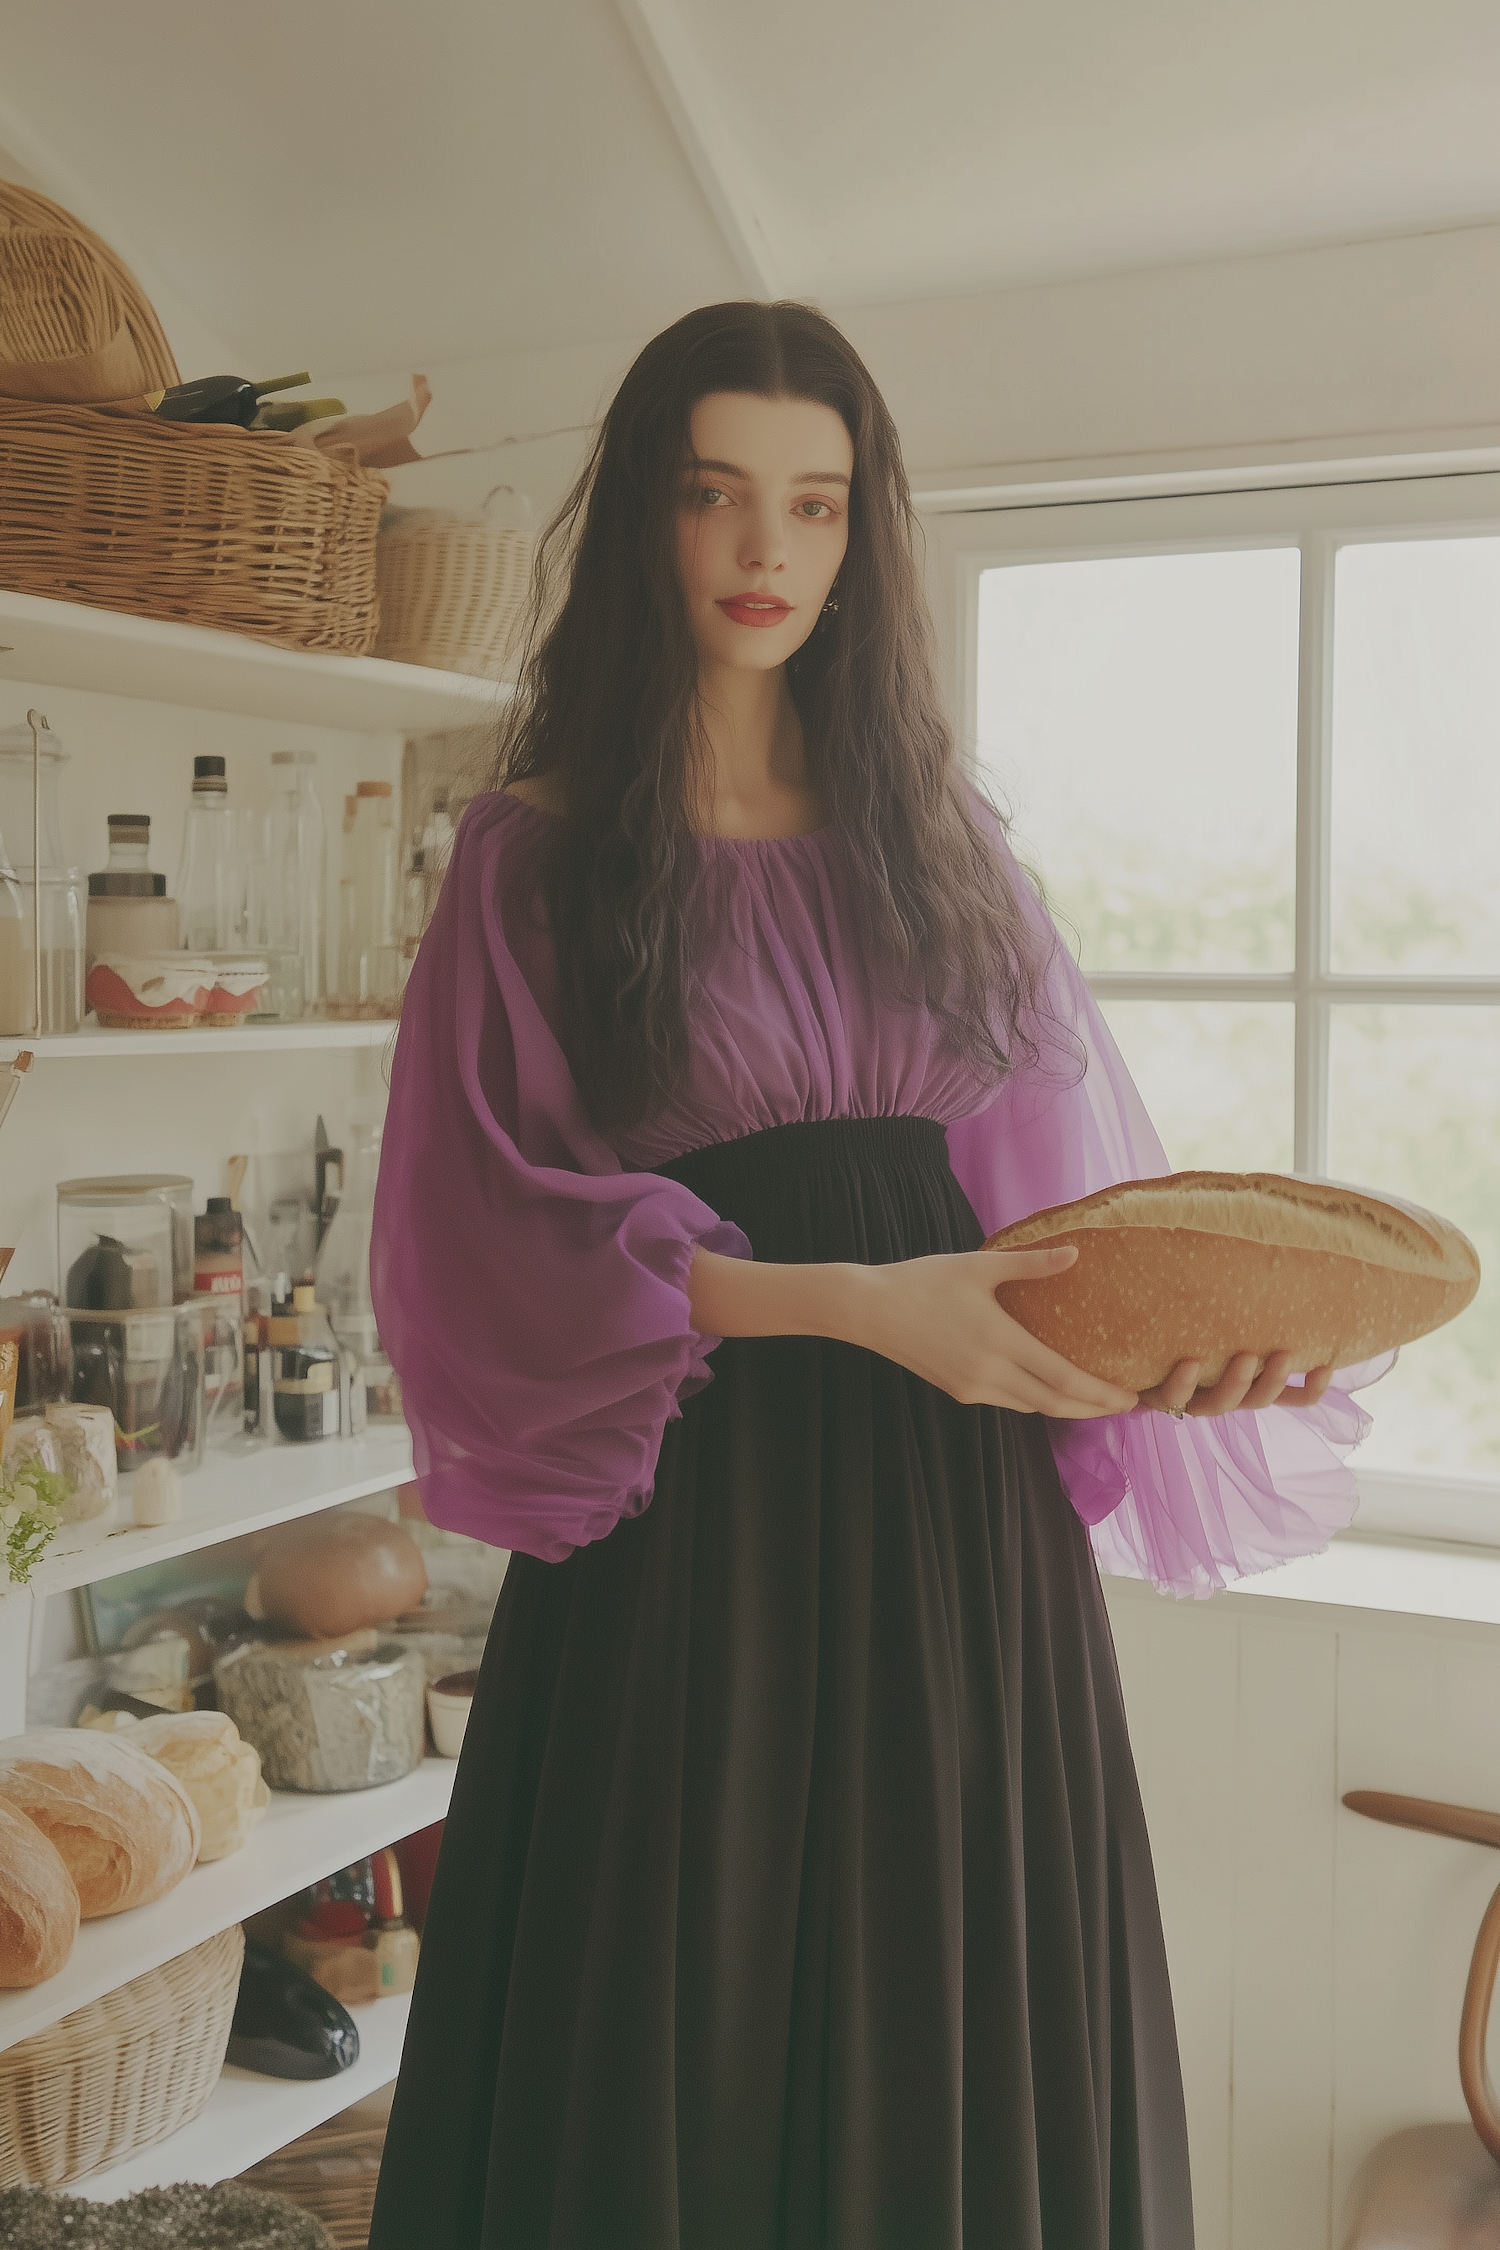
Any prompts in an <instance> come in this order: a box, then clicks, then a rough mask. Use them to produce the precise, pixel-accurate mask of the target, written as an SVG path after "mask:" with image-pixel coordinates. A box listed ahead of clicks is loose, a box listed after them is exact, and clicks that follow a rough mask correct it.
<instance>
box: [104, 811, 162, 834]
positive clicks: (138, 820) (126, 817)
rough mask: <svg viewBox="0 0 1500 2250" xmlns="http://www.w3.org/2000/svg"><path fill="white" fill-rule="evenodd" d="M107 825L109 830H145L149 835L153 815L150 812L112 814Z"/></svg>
mask: <svg viewBox="0 0 1500 2250" xmlns="http://www.w3.org/2000/svg"><path fill="white" fill-rule="evenodd" d="M105 825H106V826H107V827H109V828H143V829H145V830H146V831H147V833H148V834H149V833H150V829H151V815H150V814H149V813H148V812H112V813H111V814H110V815H109V817H108V820H107V821H106V823H105Z"/></svg>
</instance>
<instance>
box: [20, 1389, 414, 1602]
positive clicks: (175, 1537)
mask: <svg viewBox="0 0 1500 2250" xmlns="http://www.w3.org/2000/svg"><path fill="white" fill-rule="evenodd" d="M411 1473H412V1472H411V1437H410V1434H409V1433H408V1431H407V1429H406V1427H405V1425H404V1424H401V1423H396V1424H393V1425H390V1426H383V1427H381V1428H379V1429H374V1428H372V1429H370V1430H367V1431H366V1433H365V1435H364V1436H363V1437H357V1438H324V1439H323V1440H322V1441H321V1442H320V1443H319V1444H317V1445H260V1446H254V1447H247V1448H246V1450H245V1451H244V1452H243V1453H239V1454H236V1453H230V1452H224V1453H216V1452H215V1451H214V1450H213V1449H212V1448H210V1450H209V1451H208V1452H207V1453H206V1454H205V1456H204V1460H203V1466H202V1467H201V1468H200V1469H195V1470H193V1471H192V1472H191V1473H190V1474H188V1475H187V1476H185V1477H184V1478H183V1479H182V1514H181V1515H180V1516H179V1517H178V1518H177V1520H176V1521H175V1522H174V1523H162V1524H152V1525H150V1526H149V1527H143V1526H137V1525H134V1524H127V1525H126V1526H124V1527H123V1528H122V1529H120V1530H119V1531H114V1532H111V1533H110V1534H109V1535H108V1537H107V1538H103V1539H97V1538H96V1539H93V1540H86V1539H84V1538H83V1537H82V1532H83V1531H84V1530H85V1529H86V1527H85V1526H78V1527H74V1526H72V1525H66V1524H65V1525H64V1526H63V1528H62V1530H61V1531H60V1532H59V1533H58V1535H57V1537H56V1539H55V1540H54V1542H53V1544H52V1546H51V1548H50V1549H49V1550H48V1553H47V1557H46V1560H45V1561H44V1562H41V1563H39V1564H38V1565H37V1567H36V1569H35V1570H34V1571H33V1573H32V1576H31V1584H30V1591H31V1592H32V1593H33V1594H34V1595H37V1596H41V1595H43V1594H58V1593H62V1592H63V1591H65V1589H66V1588H68V1587H70V1586H88V1585H91V1584H92V1583H93V1581H94V1580H95V1579H96V1578H114V1577H116V1576H117V1575H118V1574H119V1572H121V1571H123V1570H139V1569H140V1568H141V1566H142V1564H143V1563H152V1562H165V1561H166V1559H167V1557H168V1556H169V1555H187V1554H191V1553H192V1552H193V1551H194V1549H195V1548H198V1547H211V1546H213V1545H214V1544H215V1542H216V1541H218V1540H220V1539H234V1538H237V1537H238V1536H239V1535H240V1533H241V1532H245V1531H260V1530H265V1529H268V1528H269V1527H270V1526H271V1525H272V1524H276V1523H287V1522H289V1521H290V1520H291V1518H292V1517H293V1516H308V1515H312V1514H313V1513H315V1511H316V1510H317V1509H319V1508H335V1507H337V1506H338V1505H339V1503H340V1501H343V1500H362V1499H364V1497H365V1496H366V1494H367V1493H371V1492H385V1491H388V1490H389V1488H390V1487H391V1486H392V1485H395V1484H404V1483H405V1482H406V1480H407V1478H408V1477H409V1476H410V1475H411ZM122 1506H124V1507H127V1508H128V1506H129V1493H128V1489H127V1491H126V1492H125V1495H124V1498H123V1500H122ZM9 1598H11V1597H9V1596H5V1597H0V1611H3V1609H4V1606H5V1600H7V1599H9Z"/></svg>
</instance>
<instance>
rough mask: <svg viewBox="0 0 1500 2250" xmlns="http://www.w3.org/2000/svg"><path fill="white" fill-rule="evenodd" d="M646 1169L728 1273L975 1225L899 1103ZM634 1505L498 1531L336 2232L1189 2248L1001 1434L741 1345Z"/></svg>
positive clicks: (1117, 1777)
mask: <svg viewBox="0 0 1500 2250" xmlns="http://www.w3.org/2000/svg"><path fill="white" fill-rule="evenodd" d="M662 1169H663V1170H664V1171H665V1172H667V1173H668V1174H670V1176H672V1177H673V1178H676V1179H678V1180H681V1181H683V1182H684V1183H685V1184H686V1185H687V1186H688V1187H690V1188H691V1189H692V1190H693V1192H694V1193H695V1194H696V1195H698V1196H700V1197H701V1198H702V1200H703V1201H704V1202H705V1203H707V1204H708V1205H710V1207H711V1208H712V1209H714V1210H715V1211H717V1212H719V1213H720V1214H722V1215H723V1216H724V1217H726V1218H732V1219H734V1220H736V1221H737V1222H738V1223H739V1225H740V1226H741V1227H743V1229H744V1230H745V1232H746V1234H747V1235H748V1236H749V1238H750V1241H751V1242H752V1244H753V1245H754V1247H755V1251H756V1254H757V1256H758V1257H761V1258H764V1259H769V1260H785V1261H799V1260H812V1259H850V1260H859V1261H863V1262H865V1263H870V1264H883V1263H886V1262H888V1261H890V1260H894V1259H899V1258H910V1257H917V1256H921V1255H923V1254H925V1253H929V1252H936V1251H953V1250H967V1249H972V1248H974V1247H976V1246H977V1244H978V1242H979V1239H980V1230H979V1226H978V1222H977V1221H976V1219H975V1217H974V1213H973V1211H972V1209H971V1208H970V1206H969V1204H968V1202H967V1200H966V1198H965V1196H964V1194H963V1192H962V1190H961V1189H960V1188H959V1186H958V1184H957V1182H956V1180H955V1179H954V1177H953V1174H952V1171H951V1170H950V1168H949V1165H948V1158H947V1147H946V1142H945V1138H944V1135H943V1131H942V1128H941V1127H940V1126H938V1125H936V1124H934V1123H932V1122H930V1121H929V1120H927V1119H924V1118H877V1119H873V1120H843V1121H838V1122H834V1123H830V1124H811V1125H788V1126H782V1127H778V1128H776V1129H775V1130H773V1131H770V1132H762V1133H756V1134H754V1135H752V1136H750V1137H749V1138H748V1139H745V1140H740V1141H734V1142H729V1143H726V1144H724V1145H723V1146H720V1147H716V1148H708V1149H703V1150H700V1151H698V1152H696V1153H695V1154H693V1155H691V1156H688V1157H684V1158H682V1159H681V1160H680V1161H678V1162H677V1163H674V1164H671V1165H667V1166H663V1167H662ZM712 1365H713V1370H714V1380H713V1382H712V1383H711V1384H709V1385H708V1387H707V1388H706V1389H705V1390H703V1391H701V1392H699V1393H697V1394H696V1395H695V1396H694V1397H692V1398H690V1399H689V1400H688V1401H687V1403H686V1406H685V1408H684V1412H683V1416H682V1419H681V1421H679V1422H675V1423H673V1424H672V1425H671V1426H670V1427H669V1428H668V1430H667V1433H666V1437H665V1439H664V1441H663V1444H662V1449H661V1457H660V1463H659V1466H658V1470H657V1477H656V1490H655V1497H654V1499H653V1500H652V1502H651V1505H650V1506H649V1507H648V1508H647V1509H646V1511H645V1513H644V1514H643V1515H641V1516H639V1517H637V1518H635V1519H634V1520H632V1521H630V1522H628V1523H622V1524H621V1525H620V1526H619V1527H618V1528H617V1529H616V1530H615V1531H614V1532H612V1533H611V1534H610V1536H609V1537H608V1538H607V1539H603V1540H600V1541H599V1542H598V1543H597V1545H594V1546H590V1547H584V1548H581V1549H580V1550H579V1551H578V1552H577V1553H575V1554H573V1555H571V1556H570V1557H569V1558H568V1560H567V1561H566V1562H563V1563H556V1564H545V1563H539V1562H536V1561H534V1560H532V1559H531V1558H530V1557H527V1556H522V1555H518V1556H517V1557H516V1558H515V1560H514V1561H513V1562H512V1564H511V1567H510V1570H509V1573H508V1575H507V1577H506V1581H505V1586H504V1591H503V1594H502V1597H501V1603H500V1608H499V1610H498V1612H497V1614H496V1618H495V1624H494V1628H493V1630H492V1632H491V1634H490V1640H489V1646H488V1648H487V1650H486V1652H485V1658H484V1664H483V1667H482V1670H481V1673H480V1678H479V1687H478V1692H477V1694H476V1696H475V1699H474V1709H473V1714H472V1716H471V1718H470V1721H469V1728H468V1734H467V1737H466V1740H465V1743H464V1751H463V1757H462V1759H461V1761H460V1764H459V1770H458V1775H457V1780H456V1784H455V1788H454V1794H453V1807H452V1812H451V1814H450V1817H449V1820H448V1825H447V1830H446V1833H445V1835H444V1839H443V1849H442V1855H441V1859H440V1862H439V1866H438V1871H437V1880H436V1884H435V1887H434V1891H433V1897H432V1904H431V1910H430V1917H429V1920H428V1923H427V1929H426V1935H425V1939H424V1943H423V1949H422V1960H421V1969H420V1973H419V1976H418V1980H417V1988H416V1994H415V1998H414V2003H413V2010H412V2018H411V2028H410V2032H409V2034H408V2038H407V2044H406V2053H405V2057H404V2060H403V2063H402V2070H401V2078H400V2083H399V2086H398V2088H397V2093H396V2099H395V2106H394V2109H393V2111H392V2115H391V2123H390V2131H389V2135H388V2138H387V2142H386V2153H385V2162H384V2166H383V2169H382V2172H381V2178H380V2190H379V2195H378V2199H377V2202H376V2207H375V2221H374V2227H373V2230H372V2232H371V2235H370V2244H371V2250H418V2246H419V2245H420V2246H421V2250H471V2246H473V2250H478V2246H481V2245H482V2246H483V2250H980V2246H981V2245H983V2246H984V2250H1190V2245H1191V2242H1192V2213H1191V2202H1190V2197H1189V2190H1188V2161H1187V2136H1186V2128H1185V2124H1184V2117H1183V2104H1182V2090H1181V2082H1180V2077H1179V2070H1178V2061H1177V2049H1176V2039H1175V2034H1174V2028H1173V2021H1172V2003H1171V1995H1170V1992H1169V1989H1168V1983H1167V1966H1166V1958H1165V1955H1164V1952H1163V1948H1162V1938H1161V1928H1160V1922H1159V1918H1158V1913H1157V1904H1156V1893H1155V1885H1154V1882H1153V1877H1152V1869H1151V1854H1150V1847H1149V1845H1148V1843H1147V1838H1146V1829H1145V1823H1144V1820H1143V1817H1142V1813H1141V1804H1140V1797H1139V1793H1138V1790H1137V1786H1136V1779H1135V1772H1134V1768H1133V1765H1132V1762H1131V1755H1130V1745H1129V1742H1128V1740H1127V1737H1126V1730H1125V1717H1124V1712H1123V1709H1122V1705H1121V1699H1120V1684H1119V1678H1118V1674H1117V1671H1116V1666H1115V1657H1114V1650H1113V1645H1112V1643H1111V1639H1110V1631H1109V1624H1108V1620H1107V1618H1106V1615H1105V1609H1104V1603H1103V1599H1102V1597H1101V1594H1100V1588H1099V1579H1098V1575H1097V1572H1096V1570H1095V1566H1094V1562H1093V1557H1092V1554H1091V1551H1090V1548H1089V1544H1088V1539H1087V1536H1086V1534H1085V1532H1084V1530H1083V1528H1082V1526H1081V1525H1080V1524H1079V1522H1078V1520H1077V1518H1076V1516H1075V1515H1074V1514H1073V1511H1072V1509H1071V1508H1070V1507H1069V1505H1068V1502H1067V1499H1066V1497H1065V1495H1064V1494H1063V1491H1062V1489H1061V1487H1060V1485H1059V1482H1058V1478H1057V1474H1056V1471H1055V1469H1054V1467H1053V1463H1052V1457H1051V1453H1050V1450H1049V1448H1048V1444H1047V1437H1046V1431H1045V1429H1044V1427H1043V1424H1042V1422H1041V1421H1040V1420H1039V1419H1038V1418H1037V1417H1035V1416H1025V1415H1015V1414H1009V1413H1004V1412H1000V1411H997V1410H995V1409H991V1408H981V1407H963V1406H960V1405H958V1404H957V1403H956V1402H955V1401H954V1400H952V1399H950V1398H949V1397H948V1396H947V1395H946V1394H945V1393H943V1392H941V1391H939V1390H936V1389H934V1388H933V1387H932V1386H931V1385H930V1384H928V1383H925V1382H922V1381H921V1380H920V1379H918V1378H917V1377H916V1376H913V1375H909V1374H907V1373H906V1372H905V1371H904V1370H903V1369H901V1368H898V1367H896V1366H895V1365H893V1364H892V1363H891V1362H890V1361H887V1360H883V1359H880V1358H878V1357H877V1356H875V1355H874V1354H872V1353H869V1352H865V1351H862V1350H860V1349H858V1348H856V1347H854V1346H852V1345H847V1344H838V1343H824V1342H820V1341H817V1340H814V1339H807V1338H791V1337H776V1338H768V1339H754V1340H749V1339H737V1340H733V1341H730V1342H726V1343H724V1344H721V1345H720V1346H719V1348H718V1350H717V1351H716V1352H715V1353H714V1355H713V1361H712Z"/></svg>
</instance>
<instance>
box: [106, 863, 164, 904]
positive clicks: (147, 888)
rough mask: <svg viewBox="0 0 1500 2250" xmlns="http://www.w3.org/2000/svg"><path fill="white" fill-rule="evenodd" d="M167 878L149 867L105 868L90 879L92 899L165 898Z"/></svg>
mask: <svg viewBox="0 0 1500 2250" xmlns="http://www.w3.org/2000/svg"><path fill="white" fill-rule="evenodd" d="M166 895H167V878H166V876H165V875H153V874H152V872H151V870H150V868H149V867H104V868H101V869H100V871H99V873H98V874H97V875H91V876H90V877H89V897H90V898H165V897H166Z"/></svg>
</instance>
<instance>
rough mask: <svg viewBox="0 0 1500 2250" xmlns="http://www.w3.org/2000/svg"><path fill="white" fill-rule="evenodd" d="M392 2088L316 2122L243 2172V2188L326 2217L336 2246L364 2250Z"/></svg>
mask: <svg viewBox="0 0 1500 2250" xmlns="http://www.w3.org/2000/svg"><path fill="white" fill-rule="evenodd" d="M394 2092H395V2088H394V2086H386V2087H384V2088H382V2090H381V2092H379V2093H378V2094H370V2095H368V2096H367V2097H366V2099H365V2100H364V2101H362V2102H356V2103H355V2104H354V2105H353V2107H352V2108H350V2109H346V2110H345V2111H343V2113H342V2115H340V2116H338V2117H330V2118H329V2119H328V2120H327V2122H326V2124H323V2125H317V2126H314V2128H313V2130H312V2131H311V2132H310V2133H304V2134H303V2136H302V2138H301V2140H299V2141H292V2142H290V2143H289V2144H288V2145H287V2146H286V2147H285V2148H281V2149H278V2150H277V2151H276V2154H275V2155H274V2156H267V2157H264V2158H263V2159H262V2161H261V2162H260V2163H259V2164H256V2165H253V2166H252V2167H251V2169H250V2170H249V2171H248V2172H242V2173H241V2174H240V2181H241V2184H242V2185H243V2186H245V2187H256V2188H264V2189H267V2190H268V2191H269V2192H270V2193H271V2194H273V2195H282V2196H285V2197H286V2199H287V2201H288V2202H289V2203H296V2204H300V2206H301V2208H302V2209H303V2210H304V2211H311V2212H313V2213H314V2215H315V2216H316V2217H318V2218H319V2219H321V2220H322V2222H323V2224H324V2226H325V2227H326V2228H327V2229H328V2232H329V2235H330V2237H331V2238H332V2241H333V2244H334V2250H365V2245H366V2243H367V2242H368V2241H369V2236H370V2220H371V2217H372V2215H373V2213H374V2210H375V2185H376V2182H377V2181H378V2180H379V2178H380V2159H381V2155H382V2152H383V2151H384V2148H385V2129H386V2125H387V2122H388V2120H389V2118H390V2110H391V2096H392V2095H393V2094H394Z"/></svg>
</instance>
